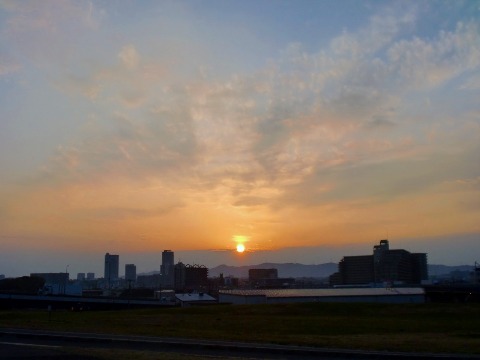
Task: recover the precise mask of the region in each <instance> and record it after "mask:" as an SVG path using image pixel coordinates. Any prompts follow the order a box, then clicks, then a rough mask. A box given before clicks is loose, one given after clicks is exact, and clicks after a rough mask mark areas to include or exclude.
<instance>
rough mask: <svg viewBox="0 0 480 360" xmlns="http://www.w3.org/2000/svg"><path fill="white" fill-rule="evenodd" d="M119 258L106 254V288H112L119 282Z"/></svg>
mask: <svg viewBox="0 0 480 360" xmlns="http://www.w3.org/2000/svg"><path fill="white" fill-rule="evenodd" d="M118 268H119V256H118V255H112V254H109V253H106V254H105V271H104V279H105V287H106V288H107V289H109V288H111V287H112V285H113V283H115V282H116V281H117V280H118Z"/></svg>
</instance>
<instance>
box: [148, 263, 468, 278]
mask: <svg viewBox="0 0 480 360" xmlns="http://www.w3.org/2000/svg"><path fill="white" fill-rule="evenodd" d="M250 269H277V270H278V276H279V277H284V278H287V277H292V278H301V277H312V278H326V277H329V276H330V275H332V274H333V273H335V272H337V271H338V264H337V263H325V264H318V265H304V264H298V263H283V264H278V263H262V264H258V265H247V266H229V265H219V266H216V267H214V268H210V269H208V276H209V277H218V276H220V274H223V276H233V277H236V278H248V270H250ZM454 271H473V266H471V265H458V266H447V265H434V264H432V265H428V274H429V276H442V275H448V274H450V273H451V272H454ZM158 273H159V272H158V271H150V272H147V273H141V274H139V275H153V274H158Z"/></svg>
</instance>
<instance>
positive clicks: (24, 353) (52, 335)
mask: <svg viewBox="0 0 480 360" xmlns="http://www.w3.org/2000/svg"><path fill="white" fill-rule="evenodd" d="M72 348H81V349H110V350H119V351H120V350H121V351H142V352H145V351H147V352H151V353H152V354H154V353H158V354H161V353H165V354H168V353H170V354H172V353H174V354H179V355H177V357H176V358H177V359H178V356H180V357H181V358H189V357H192V356H193V355H195V356H200V357H205V358H218V359H239V358H241V359H246V358H248V359H285V360H289V359H307V360H308V359H317V360H322V359H325V360H328V359H338V360H343V359H417V360H419V359H425V360H434V359H458V360H460V359H462V360H464V359H470V360H472V359H480V357H474V356H452V355H446V354H445V355H443V354H440V355H433V354H412V353H408V354H407V353H392V352H368V351H349V350H338V349H321V348H313V347H300V346H289V345H275V344H252V343H241V342H226V341H207V340H192V339H178V338H157V337H147V336H122V335H107V334H86V333H68V332H51V331H40V330H20V329H1V328H0V359H2V360H13V359H32V360H33V359H55V360H57V359H58V360H60V359H66V360H93V359H98V357H94V356H93V357H92V355H78V354H75V353H74V352H73V353H72V352H69V351H67V350H69V349H72ZM183 355H184V356H183ZM155 358H157V356H155ZM166 358H168V357H166ZM112 359H115V357H114V356H113V357H112Z"/></svg>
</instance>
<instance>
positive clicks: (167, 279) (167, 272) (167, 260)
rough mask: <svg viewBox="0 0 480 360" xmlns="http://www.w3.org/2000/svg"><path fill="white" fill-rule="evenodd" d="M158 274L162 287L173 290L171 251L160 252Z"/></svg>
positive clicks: (173, 276)
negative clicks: (160, 262)
mask: <svg viewBox="0 0 480 360" xmlns="http://www.w3.org/2000/svg"><path fill="white" fill-rule="evenodd" d="M160 274H161V276H162V287H164V288H169V289H173V287H174V285H175V260H174V254H173V251H172V250H164V251H163V252H162V265H161V266H160Z"/></svg>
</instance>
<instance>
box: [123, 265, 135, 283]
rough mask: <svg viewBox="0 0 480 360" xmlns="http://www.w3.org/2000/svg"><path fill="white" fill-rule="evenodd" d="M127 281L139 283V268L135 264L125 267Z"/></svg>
mask: <svg viewBox="0 0 480 360" xmlns="http://www.w3.org/2000/svg"><path fill="white" fill-rule="evenodd" d="M125 281H127V282H129V283H130V282H135V281H137V267H136V266H135V265H134V264H126V265H125Z"/></svg>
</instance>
